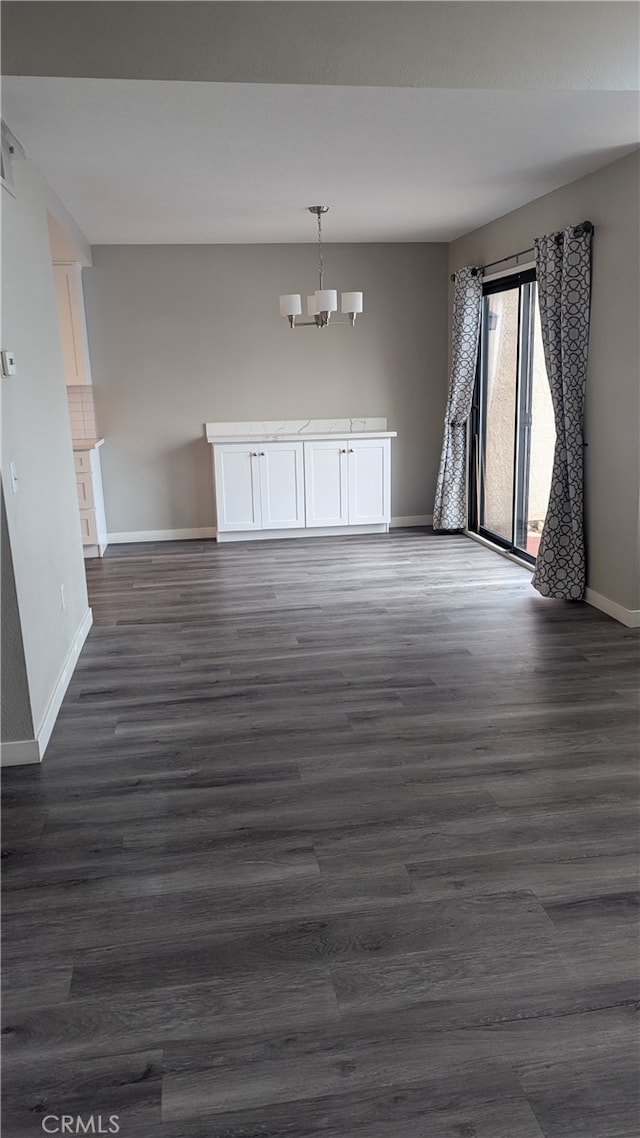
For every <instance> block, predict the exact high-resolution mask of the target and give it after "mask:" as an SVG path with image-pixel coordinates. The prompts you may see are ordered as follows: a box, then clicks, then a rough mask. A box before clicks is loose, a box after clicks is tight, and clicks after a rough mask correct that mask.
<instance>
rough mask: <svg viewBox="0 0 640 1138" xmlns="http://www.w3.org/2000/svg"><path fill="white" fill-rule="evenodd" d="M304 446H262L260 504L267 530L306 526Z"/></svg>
mask: <svg viewBox="0 0 640 1138" xmlns="http://www.w3.org/2000/svg"><path fill="white" fill-rule="evenodd" d="M302 448H303V444H302V443H284V442H283V443H260V444H259V445H258V450H259V456H260V503H261V507H262V528H263V529H300V528H302V527H303V526H304V465H303V459H302V455H303V449H302Z"/></svg>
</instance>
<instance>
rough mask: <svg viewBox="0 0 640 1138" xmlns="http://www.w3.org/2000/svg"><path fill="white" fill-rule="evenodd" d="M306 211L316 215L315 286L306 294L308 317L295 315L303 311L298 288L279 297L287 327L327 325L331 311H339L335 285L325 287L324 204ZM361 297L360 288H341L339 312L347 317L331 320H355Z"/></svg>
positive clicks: (341, 322)
mask: <svg viewBox="0 0 640 1138" xmlns="http://www.w3.org/2000/svg"><path fill="white" fill-rule="evenodd" d="M308 209H309V213H315V215H316V217H317V219H318V286H319V287H318V288H317V289H316V291H315V292H314V293H312V294H311V296H308V297H307V316H311V317H312V319H311V320H299V321H297V322H296V317H297V316H300V315H301V314H302V297H301V296H300V294H299V293H297V292H292V293H287V295H286V296H281V297H280V315H281V316H286V318H287V320H288V321H289V327H290V328H326V327H327V326H328V324H329V320H330V318H331V313H332V312H337V311H338V293H337V291H336V289H334V288H325V287H324V260H323V251H322V215H323V213H327V211H328V209H329V206H327V205H310V206H309V207H308ZM362 307H363V297H362V293H361V292H343V293H342V294H341V296H340V312H342V313H343V314H344V315H346V316H347V317H348V319H347V320H334V321H333V323H334V324H350V325H351V326H352V327H353V325H354V324H355V322H356V316H357V315H358V314H359V313H360V312H362Z"/></svg>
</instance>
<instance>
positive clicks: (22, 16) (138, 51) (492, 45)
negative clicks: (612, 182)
mask: <svg viewBox="0 0 640 1138" xmlns="http://www.w3.org/2000/svg"><path fill="white" fill-rule="evenodd" d="M635 7H636V6H635V5H634V4H629V3H624V2H622V3H620V2H615V0H599V2H598V0H596V2H591V3H588V4H586V3H581V4H577V3H571V2H570V3H561V2H559V0H555V2H554V3H552V4H550V3H532V2H528V3H526V4H523V3H518V2H513V0H512V2H511V3H509V2H506V3H505V2H504V0H501V2H500V3H483V4H478V3H474V2H467V3H448V4H443V3H438V2H432V3H429V2H424V0H421V3H419V4H416V3H413V2H409V3H407V2H405V3H399V2H398V0H393V2H392V3H391V2H389V0H387V2H386V3H384V2H382V3H380V2H375V3H361V2H358V3H348V2H347V3H345V2H344V0H343V2H342V3H337V4H327V3H325V2H324V0H317V2H316V3H306V2H305V3H289V2H286V3H283V2H280V3H277V2H273V0H272V2H271V3H268V4H264V3H255V2H254V3H251V2H244V3H241V4H234V3H221V4H216V3H206V4H198V3H195V4H194V3H191V4H185V3H182V2H176V0H174V2H173V3H172V2H171V0H162V2H161V3H144V4H139V3H115V4H110V3H101V4H78V3H73V2H72V3H55V4H51V3H33V2H32V3H29V4H25V3H22V2H18V3H11V0H4V3H3V5H2V32H3V35H2V38H3V52H2V55H3V58H2V63H3V67H2V70H3V73H4V74H5V75H9V74H11V75H20V74H22V75H82V76H86V75H93V76H96V77H102V78H105V79H108V78H111V79H115V78H122V79H188V80H201V81H203V80H206V81H209V82H218V83H221V82H235V83H273V82H276V83H333V84H359V85H362V86H378V87H387V86H406V87H440V88H447V87H463V88H469V89H473V88H480V87H485V88H487V87H489V88H507V89H508V88H516V89H517V88H527V89H533V90H535V89H538V88H543V87H547V88H551V89H554V90H566V89H571V88H578V89H585V90H588V89H596V90H597V89H598V88H600V89H601V90H619V89H624V88H625V87H627V88H628V89H631V90H633V89H635V85H636V82H637V74H638V22H637V12H636V10H635ZM145 33H146V34H145ZM479 45H481V50H478V46H479ZM576 45H578V50H576Z"/></svg>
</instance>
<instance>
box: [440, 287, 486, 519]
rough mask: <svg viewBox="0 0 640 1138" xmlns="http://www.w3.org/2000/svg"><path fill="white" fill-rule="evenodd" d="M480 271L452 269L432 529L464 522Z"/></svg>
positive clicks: (476, 351)
mask: <svg viewBox="0 0 640 1138" xmlns="http://www.w3.org/2000/svg"><path fill="white" fill-rule="evenodd" d="M481 311H482V269H478V268H472V267H471V266H468V267H466V268H464V269H458V271H457V272H456V280H455V288H454V294H453V343H452V362H451V380H450V384H449V397H448V399H447V407H446V411H445V413H444V440H443V443H442V457H441V459H440V471H439V473H438V482H437V485H436V500H435V505H434V508H433V528H434V529H437V530H460V529H464V527H465V526H466V524H467V495H466V484H467V470H466V465H467V464H466V458H467V420H468V418H469V415H470V413H471V401H472V399H473V388H474V384H475V379H476V364H477V361H478V339H479V335H480V314H481Z"/></svg>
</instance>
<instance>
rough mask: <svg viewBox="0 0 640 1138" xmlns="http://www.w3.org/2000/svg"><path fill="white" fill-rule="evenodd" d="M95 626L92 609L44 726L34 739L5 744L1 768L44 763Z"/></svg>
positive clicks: (53, 695)
mask: <svg viewBox="0 0 640 1138" xmlns="http://www.w3.org/2000/svg"><path fill="white" fill-rule="evenodd" d="M92 624H93V613H92V612H91V609H87V611H86V613H85V614H84V616H83V618H82V620H81V622H80V625H79V628H78V631H77V632H76V634H75V636H74V638H73V641H72V643H71V647H70V648H69V651H68V653H67V658H66V660H65V662H64V664H63V665H62V669H61V671H60V674H59V676H58V679H57V680H56V683H55V685H54V688H53V691H52V693H51V697H50V699H49V703H48V705H47V709H46V711H45V713H44V715H43V717H42V720H41V723H40V726H39V727H38V730H37V731H36V736H35V738H34V739H20V740H18V741H17V742H14V743H3V744H2V750H1V754H0V765H1V766H3V767H17V766H28V765H31V764H32V763H40V762H42V759H43V758H44V753H45V751H46V749H47V744H48V742H49V739H50V738H51V732H52V731H53V728H54V726H55V722H56V719H57V718H58V712H59V711H60V706H61V704H62V701H63V699H64V697H65V693H66V690H67V688H68V687H69V680H70V679H71V677H72V675H73V672H74V669H75V666H76V664H77V662H78V656H79V655H80V653H81V651H82V646H83V644H84V642H85V640H86V639H87V636H88V633H89V629H90V628H91V625H92Z"/></svg>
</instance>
